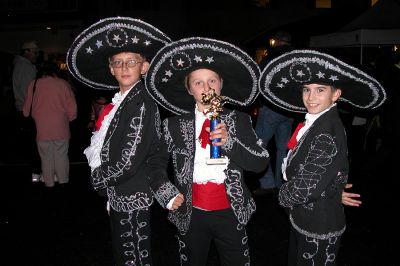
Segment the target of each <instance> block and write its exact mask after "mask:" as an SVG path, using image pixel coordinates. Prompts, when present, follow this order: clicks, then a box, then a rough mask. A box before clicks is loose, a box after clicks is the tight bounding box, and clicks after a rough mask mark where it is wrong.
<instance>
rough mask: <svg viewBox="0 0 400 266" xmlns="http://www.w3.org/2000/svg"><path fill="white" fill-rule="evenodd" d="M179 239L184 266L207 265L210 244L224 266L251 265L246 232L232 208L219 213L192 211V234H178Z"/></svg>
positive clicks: (190, 230)
mask: <svg viewBox="0 0 400 266" xmlns="http://www.w3.org/2000/svg"><path fill="white" fill-rule="evenodd" d="M178 239H179V250H180V256H181V265H190V266H197V265H199V266H200V265H201V266H204V265H206V264H207V257H208V251H209V249H210V244H211V241H214V244H215V246H216V248H217V251H218V255H219V258H220V260H221V265H222V266H236V265H237V266H239V265H240V266H244V265H250V257H249V246H248V238H247V234H246V229H245V228H244V227H243V226H242V225H240V224H239V223H238V221H237V219H236V218H235V216H234V214H233V212H232V210H231V209H230V208H229V209H224V210H218V211H203V210H199V209H196V208H193V213H192V217H191V223H190V227H189V231H188V232H187V233H186V234H179V235H178Z"/></svg>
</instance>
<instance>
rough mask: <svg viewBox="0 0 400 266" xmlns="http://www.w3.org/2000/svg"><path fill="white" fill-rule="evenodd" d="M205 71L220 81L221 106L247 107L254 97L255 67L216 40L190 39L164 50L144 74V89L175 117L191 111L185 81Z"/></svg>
mask: <svg viewBox="0 0 400 266" xmlns="http://www.w3.org/2000/svg"><path fill="white" fill-rule="evenodd" d="M200 68H207V69H210V70H213V71H215V72H217V73H218V74H219V75H220V76H221V77H222V79H223V87H222V90H221V95H222V96H224V99H225V103H230V104H233V105H238V106H248V105H250V104H251V103H252V102H253V101H254V99H255V98H256V97H257V95H258V85H257V82H258V77H259V75H260V70H259V67H258V65H257V63H256V62H255V61H254V60H253V59H252V58H251V57H250V56H249V55H248V54H247V53H246V52H244V51H242V50H241V49H240V48H238V47H236V46H234V45H232V44H230V43H227V42H223V41H219V40H214V39H208V38H200V37H192V38H187V39H182V40H179V41H176V42H172V43H170V44H168V45H166V46H164V47H163V48H162V49H161V50H160V51H159V52H158V53H157V54H156V56H155V57H154V58H153V61H152V63H151V64H150V68H149V70H148V71H147V74H146V77H145V81H146V88H147V90H148V91H149V93H150V94H151V95H152V96H153V98H154V99H155V100H156V101H157V102H158V103H159V104H160V105H162V106H163V107H164V108H166V109H168V110H169V111H171V112H173V113H175V114H182V113H187V112H190V111H193V109H194V103H195V102H194V99H193V97H192V96H191V95H189V94H188V93H187V89H186V87H185V84H184V79H185V77H186V76H187V75H188V74H189V73H190V72H192V71H194V70H197V69H200Z"/></svg>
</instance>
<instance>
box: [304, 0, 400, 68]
mask: <svg viewBox="0 0 400 266" xmlns="http://www.w3.org/2000/svg"><path fill="white" fill-rule="evenodd" d="M396 44H400V0H379V1H378V2H377V3H376V4H375V5H374V6H373V7H371V8H370V9H368V10H367V11H366V12H365V13H364V14H362V15H361V16H359V17H358V18H356V19H355V20H353V21H352V22H350V23H349V24H348V25H346V26H345V27H343V28H342V29H341V30H340V31H338V32H334V33H330V34H326V35H320V36H312V37H311V38H310V47H312V48H318V47H360V63H361V64H362V54H363V47H364V46H381V45H396Z"/></svg>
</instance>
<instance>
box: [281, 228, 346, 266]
mask: <svg viewBox="0 0 400 266" xmlns="http://www.w3.org/2000/svg"><path fill="white" fill-rule="evenodd" d="M340 239H341V237H331V238H329V239H326V240H321V239H316V238H312V237H308V236H305V235H303V234H300V233H299V232H297V231H296V230H295V229H294V228H293V227H291V229H290V237H289V252H288V266H306V265H307V266H319V265H324V266H328V265H329V266H334V265H336V258H337V254H338V252H339V246H340Z"/></svg>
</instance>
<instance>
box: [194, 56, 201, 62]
mask: <svg viewBox="0 0 400 266" xmlns="http://www.w3.org/2000/svg"><path fill="white" fill-rule="evenodd" d="M193 60H194V61H196V62H197V63H199V62H203V59H201V56H198V55H195V56H194V59H193Z"/></svg>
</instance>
